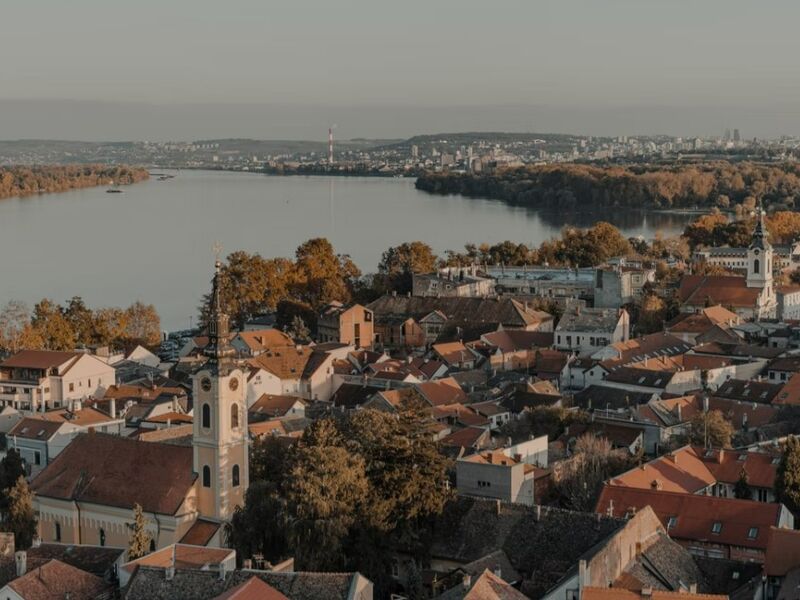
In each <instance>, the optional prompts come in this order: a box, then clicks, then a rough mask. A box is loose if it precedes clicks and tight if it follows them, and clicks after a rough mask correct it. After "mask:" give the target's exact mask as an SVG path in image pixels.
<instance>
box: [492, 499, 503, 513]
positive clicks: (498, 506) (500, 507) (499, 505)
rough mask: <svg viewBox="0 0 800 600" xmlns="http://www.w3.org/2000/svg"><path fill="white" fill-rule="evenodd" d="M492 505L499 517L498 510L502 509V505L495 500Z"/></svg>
mask: <svg viewBox="0 0 800 600" xmlns="http://www.w3.org/2000/svg"><path fill="white" fill-rule="evenodd" d="M494 503H495V504H494V508H495V512H496V513H497V515H500V510H501V509H502V506H503V504H502V502H500V500H495V501H494Z"/></svg>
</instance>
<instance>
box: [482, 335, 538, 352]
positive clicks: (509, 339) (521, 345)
mask: <svg viewBox="0 0 800 600" xmlns="http://www.w3.org/2000/svg"><path fill="white" fill-rule="evenodd" d="M483 340H484V341H486V342H488V343H489V344H491V345H492V346H496V347H497V348H498V349H499V350H500V351H501V352H516V351H518V350H530V349H532V348H549V347H550V346H552V345H553V333H552V332H543V331H526V330H524V329H501V330H500V331H494V332H492V333H485V334H484V335H483Z"/></svg>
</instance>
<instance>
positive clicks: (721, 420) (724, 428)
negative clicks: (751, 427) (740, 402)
mask: <svg viewBox="0 0 800 600" xmlns="http://www.w3.org/2000/svg"><path fill="white" fill-rule="evenodd" d="M732 437H733V425H731V422H730V421H729V420H728V419H726V418H725V416H724V415H723V414H722V412H721V411H719V410H710V411H708V412H702V413H698V414H696V415H695V416H694V417H692V420H691V421H690V424H689V439H690V441H691V443H692V444H695V445H698V446H706V447H711V448H729V447H730V445H731V438H732Z"/></svg>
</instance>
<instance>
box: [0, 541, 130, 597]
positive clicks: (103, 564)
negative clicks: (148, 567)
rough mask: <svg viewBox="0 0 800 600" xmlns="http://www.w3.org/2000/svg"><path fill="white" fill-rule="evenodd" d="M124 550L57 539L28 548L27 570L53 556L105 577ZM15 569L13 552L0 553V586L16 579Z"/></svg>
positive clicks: (47, 560) (49, 559)
mask: <svg viewBox="0 0 800 600" xmlns="http://www.w3.org/2000/svg"><path fill="white" fill-rule="evenodd" d="M125 552H126V549H124V548H112V547H110V546H89V545H85V544H82V545H77V544H76V545H72V544H58V543H42V544H40V545H38V546H33V547H31V548H28V550H27V553H28V565H27V566H28V571H32V570H33V569H36V568H38V567H40V566H42V565H44V564H45V563H47V562H50V561H51V560H53V559H57V560H59V561H61V562H62V563H65V564H68V565H70V566H72V567H75V568H76V569H80V570H81V571H85V572H87V573H92V574H93V575H97V576H98V577H104V576H105V575H106V574H107V573H111V572H112V571H113V569H114V565H115V563H116V562H117V560H119V558H120V556H123V555H124V554H125ZM16 577H17V570H16V563H15V561H14V556H13V554H9V555H5V556H0V587H3V586H4V585H6V584H7V583H8V582H10V581H12V580H13V579H16Z"/></svg>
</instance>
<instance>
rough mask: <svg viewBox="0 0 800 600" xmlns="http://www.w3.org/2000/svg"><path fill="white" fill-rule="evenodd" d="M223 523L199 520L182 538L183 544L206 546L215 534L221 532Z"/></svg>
mask: <svg viewBox="0 0 800 600" xmlns="http://www.w3.org/2000/svg"><path fill="white" fill-rule="evenodd" d="M220 527H221V523H215V522H213V521H207V520H206V519H202V518H201V519H197V520H196V521H195V522H194V524H193V525H192V526H191V527H190V528H189V531H187V532H186V533H185V534H183V537H182V538H181V541H180V543H181V544H189V545H191V546H205V545H207V544H208V542H210V541H211V538H212V537H214V534H215V533H217V531H219V528H220Z"/></svg>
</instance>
